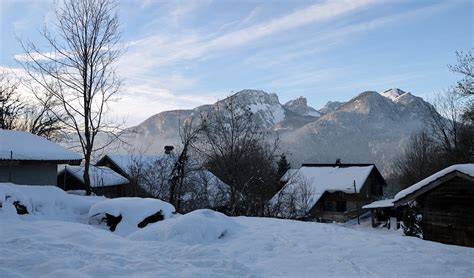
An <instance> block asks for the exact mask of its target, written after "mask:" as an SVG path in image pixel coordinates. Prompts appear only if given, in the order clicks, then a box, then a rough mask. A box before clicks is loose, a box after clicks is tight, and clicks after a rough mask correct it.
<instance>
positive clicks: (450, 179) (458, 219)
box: [394, 163, 474, 247]
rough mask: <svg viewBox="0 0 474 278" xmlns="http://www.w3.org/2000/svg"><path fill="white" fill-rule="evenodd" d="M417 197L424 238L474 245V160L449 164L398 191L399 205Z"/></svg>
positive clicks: (397, 204)
mask: <svg viewBox="0 0 474 278" xmlns="http://www.w3.org/2000/svg"><path fill="white" fill-rule="evenodd" d="M412 201H416V203H417V205H418V208H419V210H420V213H421V215H422V221H421V229H422V233H423V239H426V240H432V241H437V242H442V243H447V244H455V245H462V246H469V247H474V164H472V163H471V164H457V165H452V166H450V167H447V168H445V169H443V170H441V171H439V172H437V173H435V174H433V175H431V176H429V177H427V178H425V179H423V180H421V181H420V182H418V183H416V184H414V185H412V186H410V187H408V188H406V189H404V190H402V191H400V192H399V193H397V195H395V198H394V205H395V206H396V207H398V206H402V205H405V204H407V203H409V202H412Z"/></svg>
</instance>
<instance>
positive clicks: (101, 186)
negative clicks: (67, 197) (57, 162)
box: [58, 165, 130, 198]
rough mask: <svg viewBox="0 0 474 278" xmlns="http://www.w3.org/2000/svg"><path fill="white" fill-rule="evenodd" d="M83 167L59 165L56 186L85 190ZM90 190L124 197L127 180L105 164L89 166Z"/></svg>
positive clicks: (66, 189)
mask: <svg viewBox="0 0 474 278" xmlns="http://www.w3.org/2000/svg"><path fill="white" fill-rule="evenodd" d="M83 175H84V167H83V166H71V165H64V166H62V167H59V171H58V187H60V188H62V189H63V190H65V191H69V190H85V186H84V177H83ZM89 177H90V183H91V190H92V192H94V193H95V194H96V195H100V196H105V197H108V198H116V197H124V196H126V195H125V192H126V189H127V186H128V185H129V183H130V182H129V180H128V179H127V178H125V177H123V176H122V175H120V174H118V173H116V172H115V171H113V170H112V169H110V168H108V167H105V166H92V165H91V166H90V168H89Z"/></svg>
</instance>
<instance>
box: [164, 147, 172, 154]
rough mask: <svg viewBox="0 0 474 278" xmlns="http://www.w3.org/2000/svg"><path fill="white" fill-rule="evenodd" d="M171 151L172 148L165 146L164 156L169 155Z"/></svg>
mask: <svg viewBox="0 0 474 278" xmlns="http://www.w3.org/2000/svg"><path fill="white" fill-rule="evenodd" d="M173 150H174V147H173V146H165V154H170V153H171V152H172V151H173Z"/></svg>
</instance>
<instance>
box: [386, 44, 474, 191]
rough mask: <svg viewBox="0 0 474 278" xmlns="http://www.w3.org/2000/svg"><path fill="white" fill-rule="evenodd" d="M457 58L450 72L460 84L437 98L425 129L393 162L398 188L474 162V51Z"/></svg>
mask: <svg viewBox="0 0 474 278" xmlns="http://www.w3.org/2000/svg"><path fill="white" fill-rule="evenodd" d="M456 57H457V63H456V64H455V65H450V66H449V69H450V71H451V72H453V73H455V74H457V75H459V76H460V79H459V81H458V82H457V83H456V84H455V85H454V86H452V87H451V88H450V89H449V90H447V91H445V92H443V93H439V94H438V95H437V96H436V98H435V99H434V101H433V102H432V106H431V107H430V113H429V115H428V116H427V117H426V119H425V122H424V125H423V127H422V128H421V129H420V130H419V131H418V132H416V133H414V134H413V135H412V136H411V138H410V140H409V142H408V144H407V145H406V146H405V148H404V150H403V151H402V153H401V154H400V155H399V156H398V157H397V158H396V159H395V161H394V163H393V176H392V177H393V178H394V180H395V181H394V182H395V183H396V184H398V185H399V188H397V189H403V188H405V187H407V186H410V185H412V184H415V183H416V182H418V181H420V180H422V179H423V178H426V177H428V176H430V175H431V174H433V173H435V172H437V171H439V170H441V169H443V168H446V167H448V166H450V165H453V164H458V163H472V162H474V49H470V50H468V51H467V52H462V51H459V52H456Z"/></svg>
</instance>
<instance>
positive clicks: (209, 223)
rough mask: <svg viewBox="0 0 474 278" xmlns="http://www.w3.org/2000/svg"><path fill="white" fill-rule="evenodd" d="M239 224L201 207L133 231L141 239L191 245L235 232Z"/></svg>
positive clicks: (214, 239)
mask: <svg viewBox="0 0 474 278" xmlns="http://www.w3.org/2000/svg"><path fill="white" fill-rule="evenodd" d="M238 228H239V225H238V224H237V223H236V222H235V221H234V220H232V219H231V218H230V217H228V216H226V215H224V214H222V213H220V212H215V211H213V210H209V209H200V210H195V211H192V212H190V213H188V214H185V215H182V216H178V217H176V218H172V219H168V220H165V221H161V222H158V223H155V224H153V225H150V226H149V227H146V228H144V229H142V230H140V231H137V232H135V233H132V234H131V235H129V236H128V238H129V239H132V240H139V241H146V240H151V241H169V240H172V241H177V242H181V243H185V244H189V245H194V244H210V243H212V242H214V241H216V240H219V239H223V238H225V237H227V236H228V235H229V234H230V233H233V232H235V231H236V230H237V229H238Z"/></svg>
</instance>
